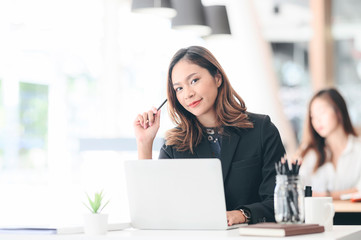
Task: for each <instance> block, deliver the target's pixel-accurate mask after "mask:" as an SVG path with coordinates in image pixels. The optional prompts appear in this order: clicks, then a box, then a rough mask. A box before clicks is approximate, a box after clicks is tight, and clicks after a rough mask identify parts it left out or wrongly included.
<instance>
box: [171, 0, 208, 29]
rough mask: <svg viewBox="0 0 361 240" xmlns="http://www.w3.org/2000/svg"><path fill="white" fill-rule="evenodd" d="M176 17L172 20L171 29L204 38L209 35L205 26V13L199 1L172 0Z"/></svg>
mask: <svg viewBox="0 0 361 240" xmlns="http://www.w3.org/2000/svg"><path fill="white" fill-rule="evenodd" d="M172 6H173V7H174V8H175V9H176V11H177V15H176V16H175V17H174V18H173V19H172V28H173V29H177V30H185V31H190V32H193V33H195V34H196V35H198V36H206V35H209V34H210V33H211V28H210V27H209V26H208V25H207V22H206V17H205V11H204V7H203V4H202V1H201V0H172Z"/></svg>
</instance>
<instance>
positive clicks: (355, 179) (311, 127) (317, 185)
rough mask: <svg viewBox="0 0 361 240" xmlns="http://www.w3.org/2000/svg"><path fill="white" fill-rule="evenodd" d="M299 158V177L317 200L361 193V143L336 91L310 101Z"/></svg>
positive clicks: (325, 92) (320, 93)
mask: <svg viewBox="0 0 361 240" xmlns="http://www.w3.org/2000/svg"><path fill="white" fill-rule="evenodd" d="M307 121H308V122H307V126H306V129H305V132H304V134H303V138H304V139H303V140H302V145H301V147H300V154H299V156H300V157H301V158H302V159H303V160H302V165H301V168H300V175H301V178H302V180H303V183H304V185H310V186H312V188H313V193H314V196H332V197H333V198H334V199H340V196H341V195H342V194H347V193H353V192H358V191H361V139H360V138H357V134H356V131H355V129H354V128H353V126H352V124H351V121H350V117H349V114H348V111H347V107H346V103H345V101H344V99H343V98H342V96H341V94H340V93H339V92H338V91H337V90H336V89H334V88H330V89H324V90H321V91H319V92H318V93H316V94H315V95H314V96H313V98H312V99H311V101H310V104H309V109H308V117H307Z"/></svg>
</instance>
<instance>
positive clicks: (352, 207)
mask: <svg viewBox="0 0 361 240" xmlns="http://www.w3.org/2000/svg"><path fill="white" fill-rule="evenodd" d="M333 205H334V207H335V212H360V213H361V202H351V201H350V200H334V201H333Z"/></svg>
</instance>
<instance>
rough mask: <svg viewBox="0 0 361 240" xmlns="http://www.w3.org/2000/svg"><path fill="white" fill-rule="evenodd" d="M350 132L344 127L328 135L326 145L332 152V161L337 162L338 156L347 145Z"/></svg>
mask: <svg viewBox="0 0 361 240" xmlns="http://www.w3.org/2000/svg"><path fill="white" fill-rule="evenodd" d="M347 140H348V134H347V133H346V132H345V131H344V130H343V128H342V127H339V128H337V129H336V130H335V131H334V132H333V133H332V134H330V135H329V136H328V137H326V145H327V146H328V147H329V149H330V150H331V153H332V162H333V163H334V164H336V163H337V160H338V158H339V157H340V155H341V154H342V152H343V151H344V150H345V148H346V146H347Z"/></svg>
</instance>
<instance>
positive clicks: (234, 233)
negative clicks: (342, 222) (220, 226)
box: [0, 226, 361, 240]
mask: <svg viewBox="0 0 361 240" xmlns="http://www.w3.org/2000/svg"><path fill="white" fill-rule="evenodd" d="M0 238H1V239H7V240H20V239H21V240H23V239H27V240H54V239H61V240H80V239H84V240H85V239H86V240H92V239H97V240H110V239H114V240H115V239H141V240H142V239H147V240H153V239H154V240H158V239H177V240H179V239H187V240H188V239H190V240H194V239H229V238H237V239H244V240H247V239H265V237H250V236H240V235H239V233H238V229H234V230H228V231H216V230H215V231H195V230H192V231H178V230H171V231H170V230H136V229H126V230H122V231H112V232H108V234H107V235H104V236H86V235H84V234H72V235H28V234H27V235H24V234H22V235H4V234H0ZM291 238H292V239H305V238H306V239H320V240H323V239H330V240H331V239H338V240H343V239H344V240H359V239H361V226H334V227H333V230H332V231H330V232H324V233H317V234H307V235H299V236H293V237H288V238H287V239H291ZM269 239H273V240H275V239H285V238H284V237H283V238H276V237H270V238H269Z"/></svg>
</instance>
